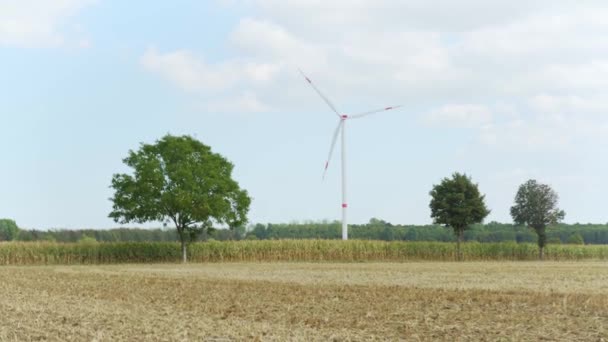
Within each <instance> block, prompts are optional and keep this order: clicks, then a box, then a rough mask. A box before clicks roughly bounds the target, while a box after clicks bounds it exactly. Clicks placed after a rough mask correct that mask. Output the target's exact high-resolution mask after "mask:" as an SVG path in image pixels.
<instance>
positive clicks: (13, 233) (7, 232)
mask: <svg viewBox="0 0 608 342" xmlns="http://www.w3.org/2000/svg"><path fill="white" fill-rule="evenodd" d="M18 236H19V226H17V223H15V221H13V220H10V219H0V241H13V240H17V237H18Z"/></svg>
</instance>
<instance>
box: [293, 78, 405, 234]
mask: <svg viewBox="0 0 608 342" xmlns="http://www.w3.org/2000/svg"><path fill="white" fill-rule="evenodd" d="M298 71H300V74H302V76H303V77H304V78H305V79H306V81H307V82H308V84H310V85H311V86H312V88H313V89H314V90H315V91H316V92H317V94H319V96H321V98H322V99H323V101H325V103H327V105H328V106H329V108H331V110H332V111H333V112H334V113H335V114H336V115H337V116H338V119H339V121H338V126H336V130H335V131H334V135H333V137H332V139H331V145H330V147H329V154H328V156H327V160H326V161H325V170H324V171H323V178H325V174H326V173H327V168H328V167H329V161H330V160H331V156H332V154H333V152H334V147H335V146H336V141H337V140H338V135H341V142H342V146H341V147H342V149H341V152H342V156H341V161H342V240H348V223H347V220H346V209H347V208H348V202H347V200H346V138H345V131H346V121H347V120H351V119H360V118H362V117H364V116H368V115H370V114H375V113H379V112H384V111H387V110H391V109H396V108H399V107H401V105H399V106H390V107H384V108H381V109H375V110H370V111H367V112H363V113H359V114H355V115H346V114H340V112H338V110H337V109H336V107H335V106H334V105H333V104H332V103H331V101H329V99H328V98H327V97H326V96H325V95H323V93H321V91H320V90H319V89H318V88H317V87H316V86H315V84H314V83H312V81H311V80H310V79H309V78H308V77H306V75H304V73H303V72H302V70H300V69H298Z"/></svg>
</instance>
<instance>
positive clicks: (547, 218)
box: [511, 179, 566, 259]
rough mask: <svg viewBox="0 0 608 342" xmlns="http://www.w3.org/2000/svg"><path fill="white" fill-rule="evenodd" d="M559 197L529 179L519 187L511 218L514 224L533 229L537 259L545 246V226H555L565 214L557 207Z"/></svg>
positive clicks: (543, 185) (548, 187)
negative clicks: (537, 250) (535, 235)
mask: <svg viewBox="0 0 608 342" xmlns="http://www.w3.org/2000/svg"><path fill="white" fill-rule="evenodd" d="M558 200H559V196H558V195H557V193H556V192H555V191H554V190H553V189H551V187H550V186H549V185H546V184H541V183H538V182H537V181H536V180H534V179H530V180H528V181H527V182H525V183H524V184H522V185H520V186H519V189H518V190H517V194H516V195H515V204H514V205H513V206H512V207H511V216H512V217H513V221H514V222H515V223H516V224H521V225H527V226H528V227H530V228H533V229H534V230H535V231H536V234H537V235H538V247H539V258H540V259H543V255H544V254H543V250H544V248H545V246H546V244H547V233H546V228H547V226H550V225H554V224H557V223H558V222H560V221H561V220H563V219H564V217H565V216H566V213H565V212H564V211H563V210H561V209H559V208H558V207H557V202H558Z"/></svg>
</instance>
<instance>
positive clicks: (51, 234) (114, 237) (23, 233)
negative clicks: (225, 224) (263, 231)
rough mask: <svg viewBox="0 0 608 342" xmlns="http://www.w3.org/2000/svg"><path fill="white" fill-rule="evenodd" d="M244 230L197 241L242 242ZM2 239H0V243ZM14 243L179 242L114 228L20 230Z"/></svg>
mask: <svg viewBox="0 0 608 342" xmlns="http://www.w3.org/2000/svg"><path fill="white" fill-rule="evenodd" d="M244 238H245V229H237V230H226V229H217V230H213V231H210V232H205V233H204V234H202V235H201V236H199V237H198V241H205V240H209V239H215V240H242V239H244ZM2 240H3V239H2V238H1V237H0V241H2ZM13 240H14V241H54V242H83V241H84V242H86V241H98V242H146V241H156V242H175V241H179V237H178V235H177V231H176V230H175V229H172V228H171V229H161V228H153V229H143V228H114V229H74V230H72V229H52V230H48V231H45V230H35V229H31V230H24V229H22V230H20V231H19V234H17V236H16V238H15V239H13Z"/></svg>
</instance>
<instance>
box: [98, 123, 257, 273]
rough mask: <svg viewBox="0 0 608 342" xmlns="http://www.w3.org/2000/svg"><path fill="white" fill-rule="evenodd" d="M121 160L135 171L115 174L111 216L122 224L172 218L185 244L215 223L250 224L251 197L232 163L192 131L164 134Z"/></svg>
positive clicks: (184, 253)
mask: <svg viewBox="0 0 608 342" xmlns="http://www.w3.org/2000/svg"><path fill="white" fill-rule="evenodd" d="M123 162H124V163H125V164H126V165H127V166H129V167H130V168H132V169H133V174H115V175H114V176H113V178H112V185H111V188H113V189H114V190H115V193H114V196H113V197H112V198H111V200H112V202H113V203H114V204H113V210H112V212H111V213H110V215H109V216H110V217H111V218H113V219H114V220H115V221H116V222H119V223H130V222H137V223H144V222H148V221H160V222H171V223H173V225H175V227H176V229H177V232H178V235H179V237H180V240H181V242H182V252H183V260H184V262H185V261H186V260H187V255H186V244H187V243H189V242H190V241H192V240H194V239H195V238H196V237H197V236H198V235H199V234H201V233H203V232H205V231H208V230H210V229H213V227H214V225H227V226H228V227H230V228H236V227H239V226H242V225H244V224H246V222H247V212H248V211H249V205H250V203H251V199H250V198H249V195H248V194H247V191H245V190H243V189H241V188H240V187H239V185H238V183H237V182H236V181H235V180H233V179H232V170H233V167H234V166H233V165H232V163H230V162H229V161H228V160H226V159H225V158H224V157H222V156H221V155H219V154H217V153H213V152H212V151H211V148H210V147H209V146H206V145H205V144H203V143H202V142H200V141H198V140H196V139H194V138H192V137H190V136H172V135H166V136H164V137H163V138H162V139H160V140H158V141H157V142H156V143H155V144H141V146H140V149H139V150H138V151H129V155H128V157H126V158H125V159H124V160H123Z"/></svg>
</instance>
